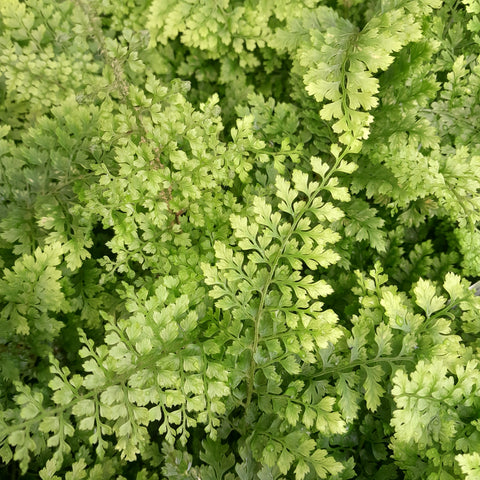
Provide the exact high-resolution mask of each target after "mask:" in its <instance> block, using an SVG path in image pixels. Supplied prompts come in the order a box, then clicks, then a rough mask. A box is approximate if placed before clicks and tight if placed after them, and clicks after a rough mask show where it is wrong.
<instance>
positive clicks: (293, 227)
mask: <svg viewBox="0 0 480 480" xmlns="http://www.w3.org/2000/svg"><path fill="white" fill-rule="evenodd" d="M349 152H350V146H347V147H345V150H344V151H343V152H342V154H341V155H339V156H338V158H337V159H336V161H335V164H334V165H333V167H332V168H331V169H330V170H329V171H328V172H327V174H326V175H325V177H323V180H322V183H321V184H320V185H319V186H318V188H317V189H316V190H315V192H314V193H313V194H312V196H311V197H310V198H309V199H308V202H306V203H305V205H304V206H303V208H302V209H301V210H300V211H299V212H298V214H297V215H296V218H295V217H294V221H293V222H292V224H291V226H290V229H289V231H288V232H287V234H286V235H285V237H284V239H283V241H282V244H281V246H280V249H279V250H278V251H277V254H276V255H275V258H274V259H273V262H272V266H271V269H270V275H269V277H268V280H267V281H266V282H265V285H264V287H263V289H262V292H261V295H260V303H259V305H258V310H257V314H256V315H255V318H254V334H253V344H252V348H251V350H252V358H251V360H250V368H249V371H248V377H247V401H246V403H245V406H246V407H248V406H249V405H250V403H251V401H252V395H253V389H254V379H255V371H256V368H257V362H256V361H255V352H256V351H257V349H258V343H259V341H260V321H261V318H262V315H263V311H264V309H265V300H266V298H267V293H268V291H269V289H270V286H271V284H272V280H273V278H274V277H275V274H276V270H277V267H278V262H279V261H280V258H281V257H282V255H283V253H284V251H285V248H286V246H287V244H288V241H289V240H290V238H291V236H292V235H293V234H294V232H295V230H296V228H297V225H298V223H299V221H300V220H301V219H302V217H303V216H304V215H305V213H306V212H307V211H308V210H309V209H310V208H311V206H312V203H313V201H314V200H315V198H316V197H317V196H318V195H319V193H320V192H321V191H322V190H323V189H324V188H325V185H326V184H327V183H328V181H329V180H330V178H331V177H332V175H333V174H334V173H335V171H336V170H337V168H338V166H339V164H340V162H341V161H342V160H343V158H344V157H345V156H346V155H347V154H348V153H349Z"/></svg>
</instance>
